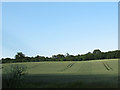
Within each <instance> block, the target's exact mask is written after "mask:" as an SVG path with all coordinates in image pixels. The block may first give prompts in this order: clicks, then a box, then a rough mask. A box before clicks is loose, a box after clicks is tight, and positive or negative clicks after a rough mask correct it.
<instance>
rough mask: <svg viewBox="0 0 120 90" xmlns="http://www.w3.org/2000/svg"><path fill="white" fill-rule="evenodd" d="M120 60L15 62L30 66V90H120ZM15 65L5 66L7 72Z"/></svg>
mask: <svg viewBox="0 0 120 90" xmlns="http://www.w3.org/2000/svg"><path fill="white" fill-rule="evenodd" d="M118 61H119V60H118V59H111V60H93V61H56V62H55V61H46V62H45V61H44V62H27V63H13V64H24V65H26V66H27V75H26V77H25V81H24V82H25V84H24V87H26V88H28V87H29V88H32V87H33V88H41V87H42V88H48V87H49V88H50V87H55V88H57V87H59V88H61V87H62V88H64V87H67V88H69V87H70V88H72V87H73V88H82V87H84V88H85V87H87V88H90V87H99V88H100V87H104V88H105V87H106V88H117V87H118ZM9 65H11V64H3V69H4V68H8V67H9Z"/></svg>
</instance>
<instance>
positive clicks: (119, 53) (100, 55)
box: [0, 49, 120, 63]
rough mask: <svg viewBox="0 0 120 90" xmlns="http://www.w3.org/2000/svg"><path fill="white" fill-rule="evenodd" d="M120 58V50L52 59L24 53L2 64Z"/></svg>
mask: <svg viewBox="0 0 120 90" xmlns="http://www.w3.org/2000/svg"><path fill="white" fill-rule="evenodd" d="M115 58H120V50H115V51H108V52H101V51H100V50H99V49H95V50H94V51H93V52H92V53H91V52H88V53H86V54H81V55H80V54H78V55H70V54H69V53H66V55H63V54H57V55H52V57H45V56H39V55H37V56H35V57H28V56H25V54H23V53H22V52H17V54H16V55H15V59H11V58H2V59H1V60H0V61H2V63H16V62H41V61H88V60H99V59H115Z"/></svg>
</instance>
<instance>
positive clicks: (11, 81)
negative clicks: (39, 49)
mask: <svg viewBox="0 0 120 90" xmlns="http://www.w3.org/2000/svg"><path fill="white" fill-rule="evenodd" d="M26 69H27V67H26V66H25V65H22V64H12V65H11V66H10V68H9V67H4V69H3V88H20V87H22V85H23V84H22V83H23V80H24V76H25V74H26Z"/></svg>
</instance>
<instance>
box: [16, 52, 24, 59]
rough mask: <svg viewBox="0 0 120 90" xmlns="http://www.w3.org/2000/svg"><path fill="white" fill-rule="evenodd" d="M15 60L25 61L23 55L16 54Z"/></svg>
mask: <svg viewBox="0 0 120 90" xmlns="http://www.w3.org/2000/svg"><path fill="white" fill-rule="evenodd" d="M15 59H16V60H21V61H23V59H25V54H23V53H22V52H18V53H17V55H15Z"/></svg>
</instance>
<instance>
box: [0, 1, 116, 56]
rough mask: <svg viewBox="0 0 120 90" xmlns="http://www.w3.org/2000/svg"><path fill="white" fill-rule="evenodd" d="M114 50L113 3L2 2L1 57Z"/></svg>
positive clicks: (76, 53)
mask: <svg viewBox="0 0 120 90" xmlns="http://www.w3.org/2000/svg"><path fill="white" fill-rule="evenodd" d="M94 49H100V50H101V51H103V52H106V51H112V50H117V49H118V3H117V2H76V3H74V2H31V3H30V2H16V3H15V2H6V3H5V2H4V3H2V57H3V58H6V57H10V58H14V56H15V55H16V54H17V52H23V53H24V54H25V55H26V56H37V55H40V56H48V57H51V56H52V55H57V54H64V55H65V54H66V53H69V54H72V55H78V54H85V53H87V52H93V50H94Z"/></svg>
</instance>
